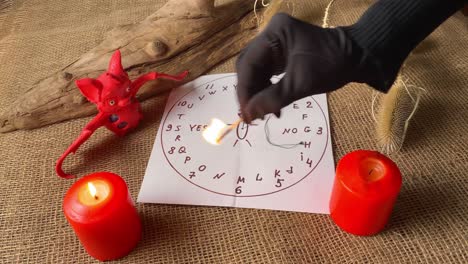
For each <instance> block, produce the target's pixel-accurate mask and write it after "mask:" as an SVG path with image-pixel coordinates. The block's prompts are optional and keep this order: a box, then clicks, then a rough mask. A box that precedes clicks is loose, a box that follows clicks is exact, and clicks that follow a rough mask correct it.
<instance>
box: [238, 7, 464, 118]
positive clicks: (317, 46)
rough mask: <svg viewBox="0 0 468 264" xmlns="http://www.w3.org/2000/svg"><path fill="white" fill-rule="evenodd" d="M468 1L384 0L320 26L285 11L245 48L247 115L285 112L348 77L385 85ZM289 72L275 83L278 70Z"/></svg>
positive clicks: (242, 87)
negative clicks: (349, 19)
mask: <svg viewBox="0 0 468 264" xmlns="http://www.w3.org/2000/svg"><path fill="white" fill-rule="evenodd" d="M467 2H468V0H450V1H448V0H411V1H408V0H379V1H377V2H376V3H375V4H373V5H372V6H371V7H370V8H369V9H368V10H367V11H366V12H365V13H364V15H363V16H362V17H361V18H360V19H359V21H357V23H355V24H353V25H351V26H347V27H338V28H333V29H330V28H326V29H325V28H321V27H317V26H314V25H311V24H307V23H304V22H301V21H299V20H297V19H294V18H292V17H290V16H288V15H286V14H277V15H275V16H274V17H273V18H272V20H271V22H270V23H269V24H268V26H267V28H266V29H265V30H264V31H263V32H262V33H261V34H260V35H259V36H258V37H256V38H255V39H254V40H253V41H252V42H251V43H250V44H249V45H248V46H247V47H246V48H245V49H244V50H243V51H242V52H241V54H240V55H239V59H238V61H237V65H236V67H237V73H238V88H237V96H238V100H239V103H240V107H241V113H242V116H243V118H244V121H245V122H247V123H249V122H251V121H252V120H253V119H256V118H262V117H263V116H264V115H265V114H268V113H275V114H276V115H277V116H279V114H280V110H281V108H282V107H284V106H286V105H288V104H290V103H292V102H293V101H295V100H298V99H300V98H303V97H305V96H308V95H313V94H318V93H324V92H331V91H333V90H336V89H338V88H340V87H342V86H344V85H345V84H347V83H348V82H363V83H367V84H369V85H370V86H372V87H374V88H375V89H377V90H379V91H382V92H387V91H388V90H389V89H390V87H391V85H392V84H393V82H394V81H395V78H396V76H397V74H398V71H399V69H400V67H401V65H402V63H403V61H404V60H405V59H406V57H407V56H408V54H409V53H410V52H411V50H413V49H414V47H416V45H418V44H419V43H420V42H421V41H422V40H423V39H424V38H426V37H427V36H428V35H429V34H430V33H431V32H432V31H434V30H435V29H436V28H437V27H438V26H439V25H440V24H441V23H442V22H444V21H445V20H446V19H447V18H449V17H450V16H451V15H453V14H454V13H455V12H456V11H457V10H459V9H461V8H462V7H463V4H464V3H467ZM283 72H285V76H284V78H283V79H282V80H281V81H280V82H279V83H278V84H274V85H272V84H271V83H270V78H271V76H272V75H274V74H278V73H283Z"/></svg>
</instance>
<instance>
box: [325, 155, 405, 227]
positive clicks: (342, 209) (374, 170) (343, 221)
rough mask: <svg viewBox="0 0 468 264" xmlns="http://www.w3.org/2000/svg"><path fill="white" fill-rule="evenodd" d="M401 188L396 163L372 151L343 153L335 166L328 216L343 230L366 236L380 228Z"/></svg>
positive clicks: (384, 222) (388, 216) (383, 224)
mask: <svg viewBox="0 0 468 264" xmlns="http://www.w3.org/2000/svg"><path fill="white" fill-rule="evenodd" d="M400 187H401V173H400V170H399V169H398V167H397V166H396V164H395V163H394V162H393V161H392V160H390V159H389V158H387V157H386V156H384V155H383V154H380V153H379V152H376V151H368V150H358V151H354V152H351V153H348V154H347V155H345V156H344V157H343V158H342V159H341V160H340V161H339V162H338V166H337V168H336V177H335V183H334V186H333V190H332V194H331V199H330V215H331V218H332V219H333V221H334V222H335V223H336V224H337V225H338V226H339V227H340V228H341V229H343V230H344V231H346V232H349V233H351V234H355V235H361V236H370V235H374V234H376V233H378V232H380V231H381V230H382V229H384V227H385V225H386V223H387V221H388V219H389V218H390V214H391V212H392V209H393V205H394V203H395V201H396V198H397V196H398V193H399V192H400Z"/></svg>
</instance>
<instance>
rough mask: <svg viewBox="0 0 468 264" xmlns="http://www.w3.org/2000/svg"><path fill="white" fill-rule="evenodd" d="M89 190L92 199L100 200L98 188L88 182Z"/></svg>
mask: <svg viewBox="0 0 468 264" xmlns="http://www.w3.org/2000/svg"><path fill="white" fill-rule="evenodd" d="M88 190H89V193H90V194H91V196H92V197H94V198H95V199H97V198H98V197H97V190H96V187H95V186H94V184H93V183H92V182H88Z"/></svg>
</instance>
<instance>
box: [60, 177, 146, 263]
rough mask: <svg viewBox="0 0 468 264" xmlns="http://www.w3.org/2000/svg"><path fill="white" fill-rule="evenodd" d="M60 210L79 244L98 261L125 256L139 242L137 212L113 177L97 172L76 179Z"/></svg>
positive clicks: (117, 180) (124, 187)
mask: <svg viewBox="0 0 468 264" xmlns="http://www.w3.org/2000/svg"><path fill="white" fill-rule="evenodd" d="M89 183H91V185H92V186H91V187H90V186H89ZM92 187H94V189H95V194H94V195H93V190H91V189H93V188H92ZM63 211H64V213H65V216H66V218H67V220H68V222H69V223H70V225H71V226H72V227H73V230H74V231H75V233H76V235H77V236H78V238H79V240H80V242H81V244H82V245H83V246H84V248H85V249H86V251H87V252H88V253H89V255H91V256H92V257H94V258H96V259H98V260H101V261H105V260H113V259H118V258H120V257H123V256H126V255H127V254H128V253H130V251H131V250H132V249H133V248H134V247H135V246H136V244H137V243H138V241H139V240H140V237H141V222H140V219H139V217H138V213H137V211H136V208H135V205H134V203H133V200H132V198H131V196H130V193H129V192H128V189H127V185H126V183H125V181H124V180H123V179H122V178H121V177H120V176H118V175H116V174H113V173H109V172H98V173H94V174H91V175H88V176H85V177H83V178H81V179H80V180H78V181H77V182H76V183H75V184H73V186H72V187H71V188H70V190H68V192H67V194H66V195H65V199H64V201H63Z"/></svg>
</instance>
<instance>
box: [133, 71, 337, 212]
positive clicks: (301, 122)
mask: <svg viewBox="0 0 468 264" xmlns="http://www.w3.org/2000/svg"><path fill="white" fill-rule="evenodd" d="M236 84H237V81H236V75H235V74H217V75H207V76H202V77H200V78H198V79H196V80H195V81H193V82H191V83H188V84H186V85H184V86H182V87H180V88H177V89H175V90H174V91H172V93H171V95H170V96H169V99H168V102H167V105H166V109H165V111H164V116H163V118H162V120H161V125H160V127H159V131H158V133H157V136H156V140H155V144H154V146H153V150H152V152H151V157H150V159H149V162H148V167H147V170H146V173H145V176H144V179H143V183H142V186H141V190H140V193H139V196H138V202H142V203H167V204H190V205H208V206H232V207H244V208H260V209H272V210H287V211H299V212H310V213H329V207H328V204H329V198H330V193H331V188H332V184H333V180H334V170H335V169H334V161H333V154H332V147H331V136H330V128H329V122H328V106H327V99H326V95H325V94H321V95H316V96H313V97H312V96H311V97H307V98H304V99H302V100H299V101H296V102H294V103H292V104H291V105H289V106H287V107H286V108H284V109H283V110H282V115H281V118H280V119H278V118H276V117H275V116H274V115H271V116H267V117H266V118H265V120H263V121H262V120H256V121H254V122H253V124H252V125H246V124H244V123H241V124H240V125H239V126H238V127H237V129H236V130H234V131H232V132H231V133H230V134H228V135H227V136H226V137H225V138H224V139H223V141H222V144H221V145H217V146H216V145H211V144H209V143H207V142H206V141H205V140H204V139H203V137H202V131H203V128H204V127H206V126H207V125H209V124H210V122H211V119H212V118H218V119H221V120H222V121H224V122H226V123H229V122H235V121H236V120H237V119H238V118H239V116H238V108H239V106H238V103H237V99H236V92H235V89H236Z"/></svg>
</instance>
